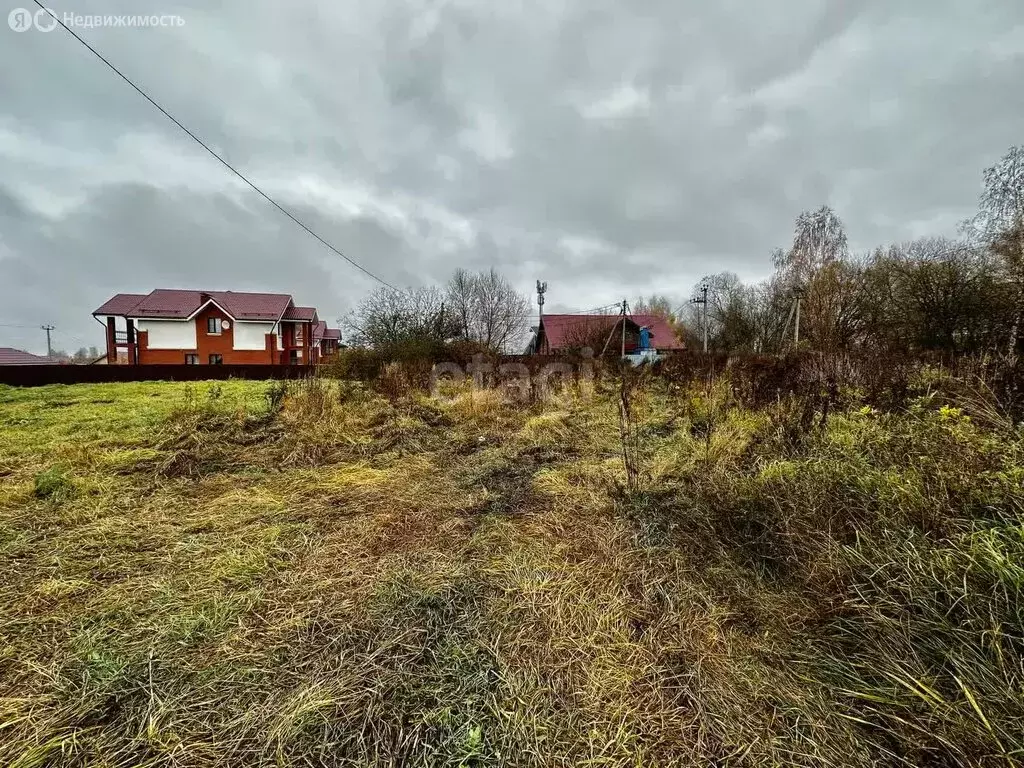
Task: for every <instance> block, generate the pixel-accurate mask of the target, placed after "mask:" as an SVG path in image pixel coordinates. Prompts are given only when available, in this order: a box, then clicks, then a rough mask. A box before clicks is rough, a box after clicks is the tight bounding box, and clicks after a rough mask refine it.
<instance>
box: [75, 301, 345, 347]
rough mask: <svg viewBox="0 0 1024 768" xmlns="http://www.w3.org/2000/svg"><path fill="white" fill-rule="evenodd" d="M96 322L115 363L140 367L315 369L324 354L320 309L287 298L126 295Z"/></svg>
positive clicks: (108, 306)
mask: <svg viewBox="0 0 1024 768" xmlns="http://www.w3.org/2000/svg"><path fill="white" fill-rule="evenodd" d="M93 317H95V318H96V319H97V320H98V321H99V322H100V323H101V324H103V326H104V328H105V330H106V337H107V360H108V362H110V363H116V362H117V361H118V351H119V350H125V351H126V352H127V360H128V362H129V364H135V365H150V364H156V363H163V364H186V365H218V364H261V363H262V364H268V365H269V364H273V363H284V364H291V365H309V364H312V363H314V362H316V359H317V357H318V354H317V353H318V351H319V350H316V351H314V344H315V343H316V342H315V341H314V329H316V328H317V327H318V326H319V324H320V318H319V317H317V313H316V309H314V308H313V307H297V306H295V302H294V301H293V300H292V297H291V296H289V295H288V294H284V293H246V292H240V291H179V290H166V289H162V288H160V289H157V290H155V291H152V292H150V293H148V294H136V293H119V294H117V295H116V296H114V297H112V298H111V299H109V300H108V301H107V302H106V303H104V304H103V306H101V307H100V308H99V309H97V310H96V311H95V312H93ZM339 335H340V332H339Z"/></svg>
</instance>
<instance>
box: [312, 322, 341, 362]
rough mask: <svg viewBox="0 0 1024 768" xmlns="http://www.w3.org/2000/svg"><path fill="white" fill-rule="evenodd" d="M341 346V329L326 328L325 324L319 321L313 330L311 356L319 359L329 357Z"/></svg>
mask: <svg viewBox="0 0 1024 768" xmlns="http://www.w3.org/2000/svg"><path fill="white" fill-rule="evenodd" d="M340 346H341V329H340V328H328V327H327V323H326V322H325V321H324V320H321V321H320V322H319V323H317V326H316V328H314V329H313V354H314V356H315V357H316V358H317V359H319V360H323V359H324V358H327V357H330V356H331V355H333V354H335V353H336V352H337V351H338V349H339V348H340Z"/></svg>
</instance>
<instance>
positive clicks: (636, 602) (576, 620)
mask: <svg viewBox="0 0 1024 768" xmlns="http://www.w3.org/2000/svg"><path fill="white" fill-rule="evenodd" d="M961 384H962V383H958V382H951V381H947V380H943V378H942V377H941V376H939V375H937V374H934V373H931V374H929V373H928V372H923V373H922V381H921V382H918V385H919V386H918V390H917V392H918V394H917V395H916V396H915V397H914V398H913V399H912V400H911V401H910V402H909V405H908V406H907V407H906V408H902V409H900V410H899V411H898V412H893V413H880V412H878V411H877V410H875V409H873V408H871V407H869V406H866V405H864V403H863V402H861V400H860V399H859V397H858V393H857V392H855V391H851V392H846V393H843V394H842V397H841V398H840V399H841V403H840V404H838V405H833V407H832V408H831V410H830V411H825V410H823V409H822V410H815V409H813V408H812V407H811V406H810V405H809V404H807V403H804V402H802V401H797V400H794V399H786V398H782V399H780V400H779V401H778V402H777V403H775V404H774V405H772V406H770V407H768V408H763V409H759V410H752V409H749V408H746V407H744V406H742V405H741V404H740V403H738V402H736V401H735V399H734V397H733V395H732V394H731V390H730V388H729V386H728V383H727V382H725V381H719V382H717V383H714V384H711V385H699V386H697V385H694V386H690V387H680V386H678V385H670V384H668V383H665V382H661V381H654V382H648V383H641V384H640V385H638V386H637V387H636V388H635V390H633V393H632V395H631V397H630V408H631V410H632V413H633V416H634V419H633V420H632V421H630V422H628V423H626V424H625V425H623V424H620V420H619V419H620V417H619V404H618V401H617V397H616V392H615V391H613V390H612V391H604V390H602V389H601V388H600V387H598V389H597V390H596V391H584V392H578V391H575V392H573V391H567V392H563V393H561V394H558V395H555V396H553V397H552V398H551V399H550V400H549V401H548V402H546V403H543V404H527V405H517V404H513V403H511V402H509V401H507V400H506V399H505V398H504V397H503V396H502V395H501V394H500V393H499V392H496V391H493V390H482V391H480V390H478V391H475V392H470V391H460V392H456V391H452V392H450V393H449V395H450V396H449V397H446V398H444V399H431V398H428V397H427V396H425V395H418V394H407V395H404V396H401V397H396V398H393V399H390V400H389V399H385V398H382V397H380V396H378V395H375V394H373V393H372V392H369V391H367V390H366V389H364V388H361V387H360V386H357V385H354V384H350V383H339V382H328V381H323V380H314V381H312V382H310V383H293V384H290V385H289V386H288V388H287V389H285V388H282V385H280V384H273V383H262V382H227V383H223V384H218V383H199V384H192V385H187V384H172V383H147V384H112V385H77V386H58V387H46V388H40V389H11V388H3V387H0V567H2V574H3V578H2V579H0V764H2V765H5V766H18V767H19V768H27V767H28V766H49V765H83V766H84V765H96V766H232V765H237V766H242V765H274V766H285V765H288V766H291V765H374V766H377V765H380V766H384V765H410V766H412V765H446V766H473V765H510V766H511V765H515V766H520V765H521V766H534V765H536V766H548V765H587V766H653V765H683V766H707V765H749V766H771V765H807V766H819V765H852V766H871V765H879V764H881V765H901V764H910V765H939V766H953V765H979V766H980V765H985V766H989V765H991V766H996V765H1018V764H1024V751H1022V748H1024V746H1022V745H1024V661H1022V660H1024V638H1022V634H1024V600H1022V595H1024V433H1022V431H1021V429H1020V428H1019V427H1015V426H1014V425H1013V423H1012V422H1011V421H1009V420H1008V419H1007V418H1005V417H1004V416H1002V415H1001V413H1000V411H999V409H998V407H997V405H996V404H994V403H993V402H991V400H990V399H987V398H986V397H985V395H984V393H983V392H982V391H980V390H977V389H972V388H971V387H967V386H961ZM624 444H625V445H626V448H627V451H626V454H627V456H629V457H630V458H631V462H632V467H633V469H634V470H635V473H634V475H631V476H627V474H626V471H625V469H624V462H623V446H624Z"/></svg>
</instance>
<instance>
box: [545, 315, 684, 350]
mask: <svg viewBox="0 0 1024 768" xmlns="http://www.w3.org/2000/svg"><path fill="white" fill-rule="evenodd" d="M620 317H621V315H544V317H543V318H542V320H541V323H542V324H543V327H544V335H545V338H546V339H547V348H548V349H549V350H550V351H552V352H557V351H558V350H562V349H570V348H572V347H574V346H577V345H578V344H579V343H580V341H581V340H582V339H583V338H585V337H587V336H588V335H591V334H593V333H595V332H597V331H600V330H602V329H604V328H607V329H608V330H609V331H610V330H611V329H612V327H613V326H615V325H616V324H617V323H618V322H619V318H620ZM628 317H629V320H630V321H631V322H632V323H635V324H636V325H637V326H642V325H646V326H647V327H648V328H650V330H651V346H652V347H654V348H655V349H665V350H682V349H686V345H685V344H683V342H682V341H681V340H680V339H679V337H678V336H676V334H675V331H673V330H672V326H671V325H669V323H668V321H667V320H665V318H663V317H661V316H660V315H628ZM594 352H595V353H598V354H599V353H600V350H594Z"/></svg>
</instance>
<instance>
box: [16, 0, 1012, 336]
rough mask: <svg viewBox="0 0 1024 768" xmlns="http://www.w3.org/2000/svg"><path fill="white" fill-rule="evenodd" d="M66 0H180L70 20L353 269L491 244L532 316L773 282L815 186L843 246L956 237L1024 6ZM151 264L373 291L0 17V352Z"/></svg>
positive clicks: (229, 281) (66, 51) (193, 284)
mask: <svg viewBox="0 0 1024 768" xmlns="http://www.w3.org/2000/svg"><path fill="white" fill-rule="evenodd" d="M87 5H88V7H85V6H86V4H85V3H83V2H79V3H71V2H65V1H64V0H62V1H61V2H56V1H55V2H54V3H53V6H52V7H53V8H54V10H55V11H56V12H57V13H58V14H61V15H63V14H64V13H73V14H80V15H81V14H90V15H93V14H95V15H117V14H128V15H136V14H175V15H178V16H180V17H181V18H182V19H183V21H184V24H183V25H182V26H172V27H156V28H145V29H138V28H126V27H111V28H104V27H94V28H89V29H83V28H78V29H77V30H76V31H78V33H79V34H81V35H82V36H83V37H84V38H85V39H87V40H88V41H89V42H90V43H92V44H93V45H95V46H96V48H97V49H98V50H100V51H101V52H102V53H103V54H104V55H106V56H107V57H108V58H109V59H110V60H111V61H112V62H113V63H114V64H115V65H116V66H117V67H119V68H120V69H121V70H122V71H124V72H125V73H126V74H127V75H128V76H129V77H131V78H133V79H134V80H135V81H136V82H138V83H139V84H140V86H142V87H143V88H144V89H145V90H146V91H147V92H149V93H150V94H151V95H152V96H153V97H154V98H155V99H156V100H157V101H159V102H160V103H161V104H163V105H164V106H165V107H166V108H167V109H168V110H169V111H170V112H171V113H173V114H174V115H175V116H176V117H178V118H179V119H180V120H181V121H182V122H183V123H184V124H185V125H187V126H189V127H190V128H191V129H192V130H193V131H195V132H196V133H197V134H198V135H200V136H202V137H203V139H204V140H205V141H207V142H208V143H209V144H210V145H211V146H212V147H214V148H215V149H216V151H218V152H219V153H221V154H222V155H223V156H224V157H225V158H226V159H227V160H228V161H229V162H231V163H232V164H234V165H236V166H237V167H239V168H240V169H242V170H243V172H244V173H246V174H247V175H248V176H249V177H250V178H252V179H253V180H254V181H255V182H256V183H257V184H259V185H260V186H261V187H262V188H263V189H265V190H266V191H267V192H268V193H269V194H270V195H272V196H273V197H274V198H275V199H277V200H279V201H280V202H281V203H282V205H284V206H286V207H287V208H288V209H289V210H291V211H292V212H293V213H294V214H295V215H296V216H298V217H299V218H300V219H302V220H303V221H305V222H306V223H307V224H309V225H310V226H311V227H312V228H313V229H314V230H315V231H317V232H318V233H319V234H320V235H322V236H323V237H324V238H326V239H328V240H329V241H331V242H332V243H334V244H335V245H337V246H338V247H339V248H341V249H342V250H343V251H344V252H345V253H347V254H348V255H350V256H351V257H352V258H353V259H355V260H357V261H359V262H360V263H361V264H364V265H365V266H366V267H367V268H368V269H370V270H371V271H373V272H375V273H377V274H379V275H380V276H381V277H382V278H384V279H385V280H388V281H389V282H391V283H395V284H399V285H420V284H426V283H435V282H440V281H443V280H445V279H446V278H447V276H448V275H449V274H450V272H451V271H452V269H454V268H455V267H456V266H466V267H470V268H486V267H489V266H496V267H497V268H499V269H500V270H502V271H503V272H505V273H506V274H507V275H508V276H509V277H510V278H511V279H512V280H513V281H514V282H515V283H516V284H517V285H519V286H520V287H521V288H522V290H523V291H524V292H526V291H529V290H530V288H531V286H532V284H533V280H534V279H537V278H541V279H545V280H547V281H548V283H549V286H550V287H549V292H548V302H549V304H548V306H549V308H556V309H557V308H572V307H575V308H587V307H592V306H596V305H600V304H605V303H609V302H612V301H615V300H617V299H619V298H620V297H622V296H623V295H624V294H625V295H626V296H632V295H635V294H638V293H641V292H650V291H654V290H657V291H659V292H664V293H668V294H670V295H671V296H674V297H676V298H679V299H683V298H685V297H686V295H687V294H688V292H689V290H690V286H691V285H692V284H693V283H694V282H695V281H696V280H697V279H698V278H699V277H700V276H701V275H702V274H705V273H708V272H713V271H719V270H723V269H730V270H733V271H735V272H737V273H739V274H740V275H741V276H743V277H746V278H751V279H755V278H758V277H761V276H764V275H765V274H767V272H768V271H769V270H770V261H769V253H770V251H771V250H772V248H774V247H776V246H780V245H785V244H787V242H788V241H789V239H790V237H791V230H792V223H793V220H794V219H795V217H796V215H797V214H798V213H799V212H800V211H801V210H804V209H808V208H814V207H817V206H819V205H821V204H823V203H827V204H830V205H832V206H833V207H834V208H836V210H837V211H838V213H839V214H840V216H841V217H842V218H843V219H844V221H845V223H846V225H847V229H848V232H849V236H850V241H851V243H852V244H853V245H854V246H855V247H857V248H862V249H866V248H870V247H872V246H874V245H877V244H880V243H885V242H891V241H898V240H904V239H908V238H912V237H916V236H919V235H922V234H925V233H934V234H953V233H954V232H955V230H956V225H957V222H958V221H960V220H961V219H963V218H965V217H966V216H968V215H969V214H970V213H971V212H972V210H973V208H974V206H975V204H976V200H977V195H978V192H979V182H980V178H981V170H982V168H984V167H985V166H986V165H990V164H992V163H993V162H995V161H996V160H997V159H998V158H999V157H1000V156H1001V155H1002V154H1003V153H1004V152H1005V150H1006V149H1007V147H1009V146H1010V145H1012V144H1017V143H1021V142H1022V141H1024V101H1022V100H1021V99H1020V98H1019V92H1020V83H1021V82H1022V80H1024V4H1022V3H1020V2H1019V1H1018V0H990V1H989V2H980V3H961V2H931V3H923V2H921V3H909V2H908V3H892V2H883V1H882V0H865V1H864V2H856V3H854V2H850V3H825V2H820V0H814V1H812V0H785V1H783V0H776V1H775V2H762V3H749V2H742V3H741V2H738V1H726V2H716V3H704V2H679V1H678V0H671V1H670V0H648V1H645V2H641V3H630V4H625V3H621V2H612V1H611V0H544V1H543V2H541V1H539V0H535V1H529V0H523V1H521V2H508V3H489V2H482V1H481V0H475V2H466V1H465V0H451V1H449V2H420V1H415V2H404V1H403V2H397V1H392V0H380V2H373V3H367V2H358V3H357V2H350V1H347V0H346V1H345V2H336V3H312V2H308V0H302V1H299V0H297V1H296V2H289V3H281V2H265V1H264V0H247V1H246V2H241V1H240V0H228V1H227V2H223V3H217V4H211V3H208V2H198V0H193V1H192V2H184V3H182V2H170V0H167V2H161V1H160V0H145V2H142V1H141V0H133V1H131V2H129V1H128V0H124V1H119V0H96V1H95V2H90V3H88V4H87ZM18 6H27V4H26V3H25V2H24V0H4V2H3V4H0V19H3V18H6V17H7V14H8V13H9V12H10V11H11V10H13V9H14V8H16V7H18ZM214 6H216V7H214ZM155 287H169V288H173V287H176V288H212V289H235V290H276V291H285V292H289V293H292V294H293V295H294V296H295V297H296V300H297V301H299V302H301V303H314V304H316V305H317V306H318V307H319V308H320V310H321V315H322V316H324V317H326V318H330V319H332V320H333V319H334V318H336V317H338V316H341V315H343V314H344V313H345V312H347V311H348V310H349V309H350V308H351V307H352V306H353V304H354V303H355V302H357V301H358V299H359V297H360V296H361V295H363V294H364V293H365V292H366V291H368V290H369V289H371V288H372V287H373V283H372V281H370V280H369V279H368V278H366V277H365V276H364V275H362V274H361V273H359V272H358V271H357V270H355V269H353V268H352V267H351V266H350V265H348V264H346V263H345V262H344V261H342V260H341V259H339V258H338V257H337V256H336V255H334V254H332V253H331V252H330V251H328V250H327V249H325V248H324V247H323V246H321V245H320V244H319V243H317V242H316V241H315V240H314V239H313V238H311V237H309V236H308V235H307V234H306V233H304V232H302V231H301V229H299V228H298V227H296V226H295V225H294V224H292V223H291V222H289V221H288V220H287V219H286V218H284V217H283V216H281V215H280V214H279V213H278V212H276V211H275V210H274V209H273V208H271V207H270V206H269V205H268V204H267V203H266V202H265V201H264V200H262V199H261V198H259V196H258V195H256V193H254V192H253V191H252V190H251V189H249V188H248V187H246V186H245V185H244V184H243V183H242V182H241V181H239V180H238V179H237V178H235V177H233V176H232V175H231V174H230V173H229V172H228V171H227V170H226V169H224V168H223V167H222V166H220V165H219V164H218V163H217V162H216V161H215V160H214V159H213V158H211V157H209V156H208V155H206V154H205V153H204V152H203V151H202V149H201V148H200V147H198V146H197V145H195V144H194V143H193V142H192V141H191V140H190V139H188V137H186V136H184V135H183V134H182V133H181V132H180V131H179V130H178V129H177V128H176V127H175V126H174V125H172V124H171V123H170V122H169V121H167V120H166V118H164V117H163V116H162V115H160V114H159V113H158V112H157V111H156V110H155V109H153V108H152V107H151V106H150V105H149V104H147V103H146V102H145V101H144V100H143V99H142V98H141V97H140V96H139V95H138V94H136V93H135V92H134V91H132V89H131V88H130V87H128V86H127V85H126V84H125V83H124V82H122V81H120V80H119V79H118V78H117V77H116V76H115V75H114V74H113V73H112V72H110V71H109V70H108V69H107V68H106V67H104V66H103V65H102V64H101V63H100V62H99V61H97V60H96V59H95V58H93V57H92V55H91V54H90V53H89V52H88V51H87V50H86V49H85V48H84V47H83V46H81V45H80V44H78V43H77V42H76V41H74V40H73V39H72V38H71V37H70V36H69V35H67V34H66V33H65V32H63V31H62V30H60V29H59V28H58V29H56V30H54V31H52V32H49V33H42V32H39V31H37V30H30V31H26V32H20V33H18V32H14V31H12V30H9V29H7V28H6V27H4V26H0V345H8V344H9V345H13V346H21V347H25V348H28V349H32V350H35V351H41V346H42V345H44V343H45V339H44V337H43V335H42V333H41V332H40V331H37V330H34V328H33V327H32V326H37V325H39V324H41V323H44V322H52V323H53V324H54V325H56V326H57V329H58V330H57V332H56V341H57V343H58V344H59V345H60V346H63V347H65V348H69V349H75V348H77V347H78V346H81V345H83V344H85V345H88V344H97V345H99V344H101V342H102V334H101V332H100V328H99V326H98V325H97V324H95V323H94V322H93V321H92V320H91V318H90V317H89V313H90V312H91V311H92V310H93V309H94V308H95V307H97V306H98V305H99V304H100V303H102V302H103V301H104V300H105V299H106V298H107V297H108V296H109V295H110V294H112V293H115V292H118V291H148V290H149V289H151V288H155ZM18 325H25V326H30V327H28V328H17V327H13V326H18Z"/></svg>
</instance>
